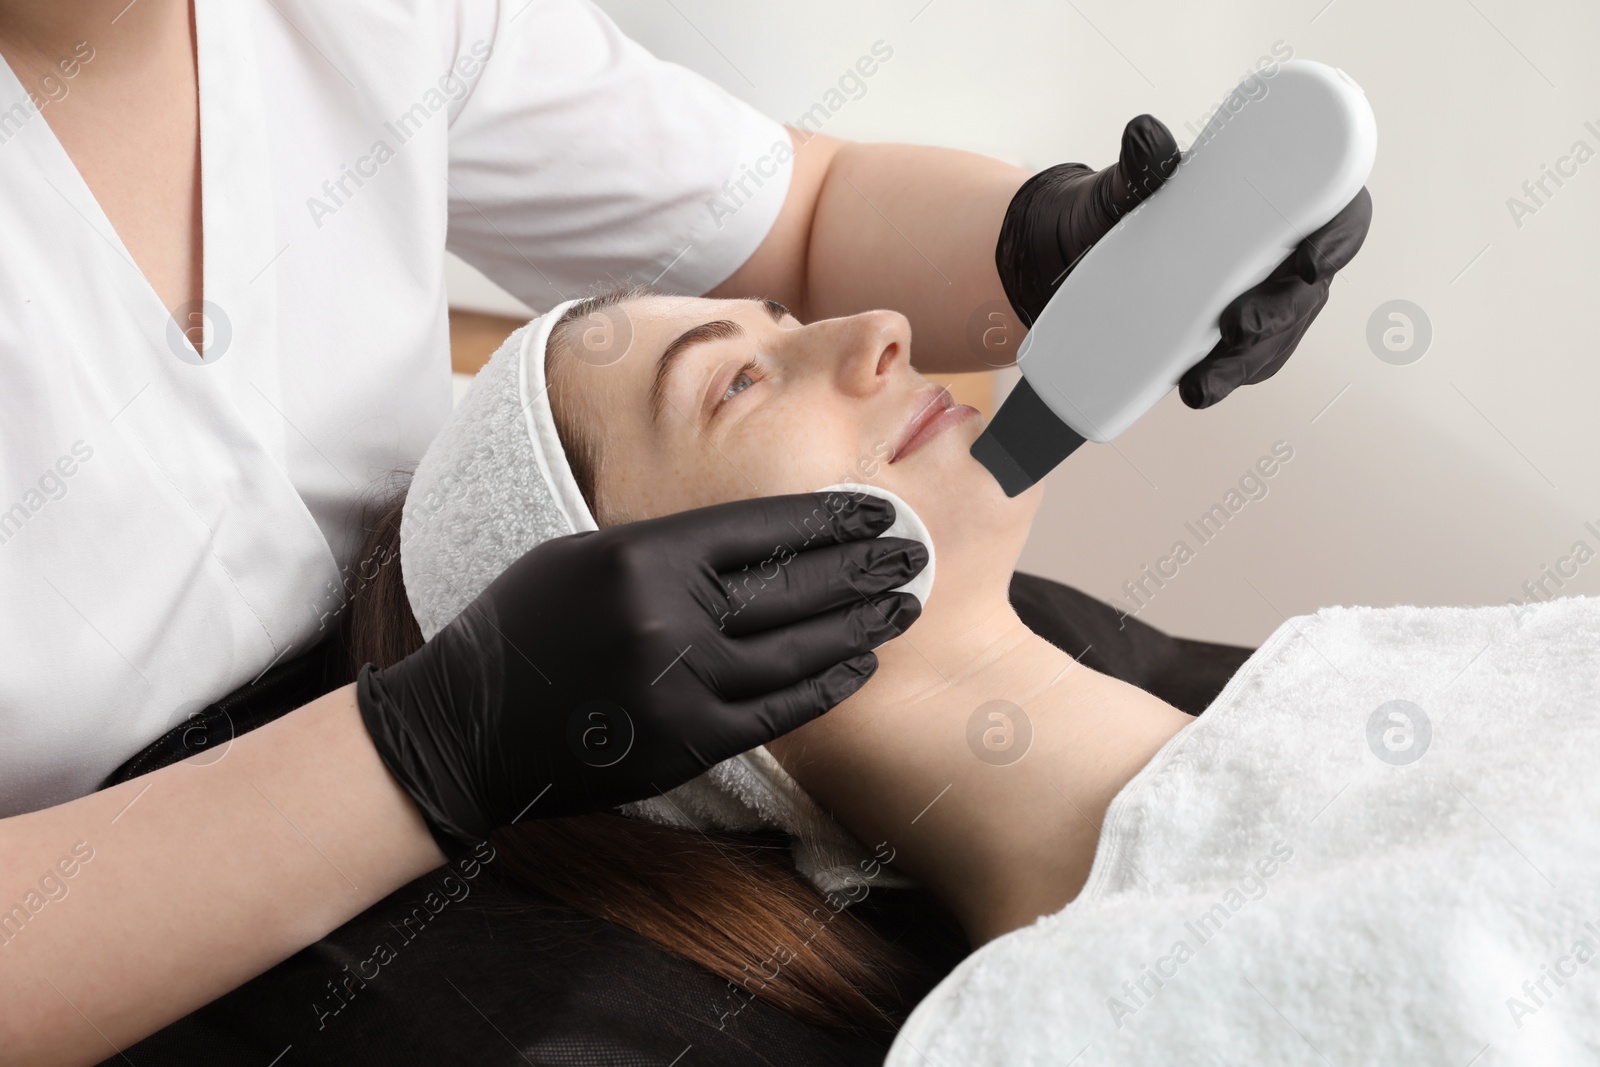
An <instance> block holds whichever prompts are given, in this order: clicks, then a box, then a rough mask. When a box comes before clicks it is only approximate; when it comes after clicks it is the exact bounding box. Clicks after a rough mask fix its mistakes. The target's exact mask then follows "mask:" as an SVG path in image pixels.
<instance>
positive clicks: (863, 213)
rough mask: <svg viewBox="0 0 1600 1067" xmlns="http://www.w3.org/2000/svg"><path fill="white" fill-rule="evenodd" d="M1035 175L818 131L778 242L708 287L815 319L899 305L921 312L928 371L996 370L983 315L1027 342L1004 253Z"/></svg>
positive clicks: (800, 157)
mask: <svg viewBox="0 0 1600 1067" xmlns="http://www.w3.org/2000/svg"><path fill="white" fill-rule="evenodd" d="M790 136H791V139H794V140H801V139H802V138H803V137H804V135H799V136H797V135H796V134H795V132H794V131H792V130H791V131H790ZM1027 178H1028V172H1027V171H1025V170H1022V169H1021V168H1018V167H1013V166H1011V165H1010V164H1008V163H1003V162H1001V161H1000V160H997V159H991V158H989V157H988V156H981V155H977V154H975V153H972V152H961V151H957V150H955V149H950V148H933V147H927V146H921V145H899V144H863V143H857V142H851V141H840V140H838V139H836V138H830V137H826V136H822V135H813V136H810V137H809V139H805V140H804V143H803V144H802V145H801V146H800V148H799V150H798V151H797V152H796V155H795V171H794V176H793V178H792V179H791V187H790V190H789V195H788V197H787V199H786V201H785V203H784V208H783V212H782V214H781V215H780V217H779V219H778V221H777V223H776V224H775V225H774V226H773V229H772V232H771V233H770V235H769V236H768V238H767V240H766V241H765V242H764V243H763V244H762V246H761V248H760V249H759V250H758V251H757V253H756V254H755V255H754V256H752V257H751V259H750V261H749V262H747V263H746V264H745V265H744V266H743V267H741V268H740V269H739V271H737V272H735V274H734V275H733V276H732V277H731V278H729V279H728V281H727V282H724V283H723V284H722V285H721V286H718V287H717V289H715V290H713V291H712V292H711V293H710V294H708V295H712V296H747V295H771V296H775V297H776V298H777V299H780V300H783V301H784V302H785V303H788V304H789V305H790V306H791V307H792V308H794V309H795V311H796V313H797V314H799V315H800V317H801V318H802V319H804V320H806V321H811V320H814V319H821V318H831V317H834V316H838V315H850V314H854V313H855V312H858V311H864V310H868V309H871V308H893V309H895V310H897V311H900V312H901V313H903V314H904V315H905V316H906V317H907V318H909V319H910V320H911V330H912V352H911V358H912V362H913V363H914V364H916V366H917V368H918V369H919V370H922V371H925V372H929V371H931V372H945V373H954V372H961V371H975V370H987V369H989V368H990V366H992V362H988V361H986V360H985V358H984V357H983V352H982V350H981V349H978V348H975V347H974V346H973V344H972V343H971V341H970V339H969V338H970V336H971V334H970V332H969V331H970V330H971V328H972V326H973V323H974V321H975V320H976V321H978V322H980V323H981V324H982V326H981V327H980V329H982V328H988V329H1004V330H1007V331H1011V336H1012V337H1013V338H1014V339H1016V340H1020V339H1021V337H1022V335H1023V333H1024V331H1023V329H1022V326H1021V324H1020V323H1018V322H1017V320H1016V317H1015V316H1014V315H1013V314H1012V312H1011V307H1010V304H1009V303H1008V302H1007V300H1006V295H1005V290H1004V289H1003V288H1002V287H1001V285H1000V277H999V275H998V273H996V271H995V265H994V249H995V242H996V240H998V238H999V235H1000V222H1001V220H1002V219H1003V218H1004V217H1005V211H1006V205H1008V204H1009V203H1010V202H1011V197H1012V194H1013V193H1015V192H1016V191H1017V188H1018V187H1019V186H1020V185H1021V184H1022V183H1023V182H1024V181H1025V180H1027ZM990 313H993V314H995V315H998V316H999V318H998V319H996V318H991V317H989V316H990ZM1014 347H1015V346H1014V345H1013V346H1012V349H1013V350H1014ZM989 359H990V360H992V359H993V357H992V355H991V356H990V357H989Z"/></svg>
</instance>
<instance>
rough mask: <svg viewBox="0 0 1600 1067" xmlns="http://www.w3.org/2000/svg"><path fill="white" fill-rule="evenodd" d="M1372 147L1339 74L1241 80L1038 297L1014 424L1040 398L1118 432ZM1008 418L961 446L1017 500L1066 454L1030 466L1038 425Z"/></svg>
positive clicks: (1341, 191) (1169, 385)
mask: <svg viewBox="0 0 1600 1067" xmlns="http://www.w3.org/2000/svg"><path fill="white" fill-rule="evenodd" d="M1376 152H1377V122H1376V120H1375V119H1374V117H1373V114H1372V107H1371V105H1369V104H1368V103H1367V98H1366V95H1365V94H1364V93H1362V91H1361V87H1360V86H1358V85H1356V83H1355V82H1354V81H1352V80H1351V79H1350V78H1349V77H1348V76H1346V75H1345V73H1344V72H1343V71H1341V70H1337V69H1335V68H1333V67H1329V66H1326V65H1324V64H1321V63H1313V62H1310V61H1307V60H1289V61H1287V62H1285V63H1282V64H1281V65H1280V66H1279V68H1278V71H1277V73H1276V74H1275V75H1273V76H1272V77H1270V78H1268V77H1265V76H1263V75H1261V74H1254V75H1251V76H1250V77H1248V78H1246V79H1245V80H1244V81H1243V82H1241V83H1240V84H1239V85H1238V87H1236V88H1235V89H1234V90H1233V92H1232V93H1231V94H1229V96H1228V98H1227V99H1226V100H1225V101H1223V104H1222V106H1221V107H1220V108H1218V109H1217V112H1216V114H1215V115H1213V116H1212V118H1211V121H1209V122H1208V123H1206V127H1205V129H1204V130H1202V131H1201V132H1200V136H1199V137H1198V138H1197V139H1196V141H1195V144H1194V145H1193V146H1191V147H1190V149H1189V150H1188V151H1187V152H1185V153H1183V155H1182V158H1181V161H1180V162H1179V164H1178V167H1177V169H1176V171H1175V172H1174V173H1173V174H1172V175H1171V176H1170V177H1169V178H1167V180H1166V181H1165V182H1164V183H1163V184H1162V185H1161V187H1160V188H1159V189H1157V190H1156V191H1155V192H1154V193H1152V194H1150V196H1149V197H1147V198H1146V199H1145V200H1144V201H1143V202H1142V203H1140V204H1139V206H1138V207H1136V208H1135V209H1134V210H1133V211H1131V212H1129V213H1128V214H1127V215H1126V216H1124V217H1123V218H1122V219H1121V220H1120V221H1119V222H1118V223H1117V224H1116V225H1115V226H1113V227H1112V228H1111V230H1110V231H1109V232H1108V233H1107V234H1106V235H1105V236H1104V237H1102V238H1100V240H1099V241H1097V242H1095V244H1094V245H1093V246H1092V247H1091V248H1090V249H1089V251H1088V252H1087V253H1085V254H1084V256H1083V258H1082V259H1081V260H1080V261H1079V262H1078V263H1077V265H1076V266H1075V267H1074V268H1073V269H1072V272H1071V273H1070V274H1068V275H1067V277H1066V280H1065V281H1063V282H1062V283H1061V286H1060V288H1058V289H1057V290H1056V292H1055V294H1054V295H1053V296H1051V298H1050V302H1049V303H1048V304H1047V305H1046V306H1045V309H1044V311H1043V312H1041V313H1040V315H1039V317H1038V319H1037V320H1036V321H1035V322H1034V324H1033V328H1032V329H1031V330H1030V331H1029V333H1028V336H1027V338H1026V339H1025V340H1024V341H1023V343H1022V346H1021V348H1020V349H1019V350H1018V356H1017V364H1018V366H1019V367H1020V368H1021V370H1022V375H1023V378H1024V379H1025V380H1026V383H1027V385H1029V386H1031V387H1032V388H1031V392H1032V393H1034V394H1036V395H1037V400H1035V399H1034V398H1033V397H1027V396H1024V397H1022V398H1020V400H1019V403H1018V404H1017V405H1010V401H1009V399H1008V402H1007V404H1008V406H1011V407H1012V408H1013V415H1014V418H1015V421H1016V422H1017V423H1021V422H1023V421H1025V420H1028V419H1032V420H1037V419H1039V418H1040V417H1041V414H1042V409H1040V407H1039V401H1042V402H1043V405H1044V406H1045V407H1047V408H1048V409H1049V411H1050V412H1052V413H1053V414H1054V415H1055V417H1056V418H1057V419H1059V420H1060V421H1061V422H1062V423H1065V424H1066V426H1067V427H1070V428H1071V430H1073V431H1076V433H1077V434H1078V435H1080V436H1081V437H1083V438H1084V439H1085V440H1090V441H1101V442H1104V441H1109V440H1110V439H1111V438H1113V437H1115V436H1116V435H1117V434H1119V433H1121V432H1122V431H1123V430H1125V429H1127V428H1128V427H1129V426H1130V425H1131V424H1132V423H1133V422H1134V421H1135V420H1137V419H1138V418H1139V417H1140V416H1141V415H1143V414H1144V413H1145V412H1146V411H1148V410H1150V408H1152V407H1154V406H1155V404H1156V402H1157V401H1159V400H1160V399H1161V398H1162V397H1163V396H1165V395H1166V394H1167V393H1169V392H1170V391H1171V390H1172V389H1173V387H1174V386H1175V385H1176V384H1177V382H1178V379H1179V378H1180V377H1182V376H1183V373H1184V371H1186V370H1188V369H1189V368H1190V367H1192V366H1194V364H1196V363H1198V362H1199V361H1200V360H1201V359H1202V358H1203V357H1204V356H1205V355H1206V353H1207V352H1209V351H1210V350H1211V349H1212V347H1213V346H1214V345H1215V344H1216V343H1217V340H1218V338H1219V337H1220V336H1221V331H1220V330H1219V329H1218V327H1217V320H1218V318H1219V316H1220V315H1221V314H1222V311H1223V309H1224V308H1225V307H1227V305H1228V304H1229V303H1230V302H1231V301H1232V300H1233V299H1234V298H1235V297H1237V296H1238V295H1239V294H1240V293H1243V292H1244V291H1245V290H1247V289H1250V288H1251V287H1253V286H1255V285H1256V284H1257V283H1259V282H1261V281H1262V280H1263V279H1265V278H1266V277H1267V275H1268V274H1270V273H1272V270H1273V268H1275V267H1276V266H1277V265H1278V264H1279V263H1281V262H1283V260H1284V259H1286V258H1287V257H1288V256H1289V255H1290V253H1292V252H1293V251H1294V249H1295V248H1296V246H1298V245H1299V244H1300V242H1301V241H1302V240H1304V239H1305V237H1306V236H1307V235H1308V234H1310V233H1311V232H1312V231H1313V230H1316V229H1317V228H1319V227H1321V226H1322V225H1323V224H1325V223H1326V222H1328V221H1329V220H1330V219H1332V218H1333V217H1334V216H1335V215H1337V214H1338V213H1339V212H1340V210H1342V209H1343V208H1344V207H1345V205H1346V204H1348V203H1350V201H1351V200H1352V199H1354V197H1355V196H1356V194H1357V193H1358V192H1360V190H1361V187H1362V185H1363V184H1364V183H1365V182H1366V180H1367V175H1368V174H1369V173H1370V172H1371V170H1372V162H1373V157H1374V156H1375V154H1376ZM1022 388H1023V386H1022V385H1021V384H1020V383H1019V385H1018V389H1019V390H1020V389H1022ZM1021 401H1026V406H1025V405H1024V404H1023V403H1022V402H1021ZM1044 417H1046V418H1047V417H1048V416H1044ZM1007 419H1008V415H1007V408H1006V407H1002V409H1001V411H1000V412H999V413H997V414H996V416H995V420H994V422H992V423H991V424H990V430H987V431H985V436H986V437H991V438H992V439H991V441H990V442H988V443H987V444H986V446H985V447H980V444H984V442H983V440H982V439H980V444H975V445H974V446H973V454H974V455H975V456H977V457H978V458H979V459H980V460H981V461H983V462H984V463H985V465H986V466H988V467H989V468H990V470H992V471H995V473H996V475H997V477H1000V480H1001V483H1002V485H1005V486H1006V490H1007V492H1008V493H1011V495H1015V493H1016V492H1020V491H1021V490H1022V489H1023V488H1026V487H1027V485H1031V484H1033V482H1034V481H1037V480H1038V478H1039V477H1042V476H1043V473H1044V471H1048V469H1049V467H1051V466H1054V465H1055V463H1058V462H1060V460H1061V458H1063V457H1064V455H1065V452H1061V453H1059V454H1057V455H1054V456H1053V457H1050V458H1049V459H1048V460H1047V461H1046V462H1044V463H1042V462H1040V460H1039V457H1038V456H1034V457H1031V458H1032V460H1033V462H1031V463H1030V462H1029V459H1030V457H1028V456H1026V455H1022V454H1021V453H1023V452H1025V451H1027V450H1028V449H1030V448H1033V447H1034V441H1036V440H1040V439H1042V438H1043V437H1044V436H1047V435H1048V433H1049V432H1051V431H1049V430H1048V428H1044V427H1034V429H1035V430H1037V431H1038V432H1037V433H1035V434H1034V435H1032V436H1031V437H1030V435H1029V434H1028V433H1027V432H1025V431H1026V430H1027V429H1028V428H1027V427H1023V426H1021V425H1013V426H1007V425H1006V421H1007ZM991 431H992V433H991ZM1054 432H1057V433H1059V432H1061V427H1059V426H1058V427H1055V431H1054ZM1068 436H1070V435H1068ZM1067 451H1068V452H1070V451H1071V448H1070V447H1069V448H1067ZM1008 453H1009V454H1008ZM997 455H998V459H997V458H996V456H997ZM1011 460H1015V461H1017V470H1018V471H1025V472H1026V473H1025V474H1020V475H1019V474H1018V473H1017V471H1011V474H1010V483H1009V484H1008V479H1007V477H1004V476H1001V471H1000V470H997V469H996V468H997V467H1008V466H1009V461H1011ZM1046 463H1047V465H1046ZM1041 466H1042V467H1043V470H1039V468H1040V467H1041ZM1023 482H1025V483H1026V484H1022V483H1023ZM1013 485H1020V486H1021V487H1020V488H1017V489H1016V490H1015V491H1013Z"/></svg>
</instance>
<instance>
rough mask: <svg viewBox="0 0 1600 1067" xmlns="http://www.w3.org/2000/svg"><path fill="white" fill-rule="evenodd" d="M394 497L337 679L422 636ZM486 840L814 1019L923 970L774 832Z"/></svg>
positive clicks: (825, 1018) (862, 1003)
mask: <svg viewBox="0 0 1600 1067" xmlns="http://www.w3.org/2000/svg"><path fill="white" fill-rule="evenodd" d="M644 292H648V291H647V290H646V291H641V290H638V289H626V290H613V291H611V292H608V293H604V294H601V295H600V296H598V297H594V298H592V299H591V300H589V301H583V302H580V303H579V304H578V305H575V306H574V307H573V308H572V309H570V310H569V311H568V313H567V314H566V315H565V316H563V318H562V320H561V325H558V327H557V330H558V331H561V329H562V326H566V325H569V324H571V323H573V322H575V321H577V320H579V319H581V318H583V317H585V316H586V315H587V314H589V313H590V312H591V311H593V310H594V309H595V308H596V307H606V306H610V305H614V304H616V303H620V302H621V301H623V300H627V299H631V298H632V297H633V296H637V295H643V293H644ZM558 343H565V339H564V338H560V339H559V340H558V335H557V334H555V333H553V335H552V339H551V343H550V349H551V350H552V351H554V350H555V349H556V347H557V345H558ZM561 380H562V376H561V375H560V373H559V371H558V372H557V375H556V381H554V382H552V391H551V400H552V409H553V411H554V412H555V414H556V416H557V418H556V422H557V428H558V431H559V432H560V434H561V438H562V441H563V442H564V443H566V445H567V447H568V451H569V459H571V460H575V462H573V463H572V467H573V472H574V474H575V476H576V478H577V481H578V484H579V488H580V489H581V490H582V492H583V496H584V499H585V500H586V501H588V503H589V506H590V510H591V511H593V512H594V513H595V514H596V515H597V516H598V515H599V514H600V511H599V509H598V508H597V507H596V506H595V505H596V500H595V492H594V489H595V484H596V478H597V472H598V459H597V456H598V453H597V452H596V451H595V450H594V443H593V441H592V440H589V441H583V439H582V437H581V432H580V431H578V429H577V427H576V425H575V424H574V422H575V420H572V419H570V417H569V416H570V410H571V409H570V407H569V405H567V404H565V403H563V402H562V399H563V397H562V392H561V390H560V389H559V385H560V382H561ZM564 421H565V422H567V423H568V424H567V425H563V422H564ZM404 502H405V487H404V486H403V485H402V486H401V487H400V488H399V489H398V490H397V491H392V492H391V493H390V494H389V495H388V498H387V499H385V500H382V501H380V502H379V503H378V504H377V505H376V506H375V507H372V508H369V509H368V511H367V514H366V522H365V537H364V544H363V545H362V546H361V550H360V551H361V554H360V555H359V556H358V557H357V558H358V559H361V560H373V561H380V563H381V564H382V565H379V566H376V567H374V568H372V570H371V575H370V577H368V576H367V574H366V571H367V568H366V567H365V566H363V581H362V582H361V583H359V584H358V585H357V586H356V587H355V588H353V589H352V590H351V591H350V597H349V601H348V605H347V610H346V611H345V613H344V616H343V618H342V620H341V624H340V627H341V634H342V636H343V640H344V647H345V650H346V653H347V657H346V658H347V667H346V669H347V671H348V675H347V677H348V678H352V679H353V678H354V677H355V674H356V672H357V671H359V669H360V668H361V666H362V665H363V664H365V663H373V664H376V665H377V666H379V667H382V666H386V665H388V664H390V663H394V662H395V661H397V660H400V659H403V658H404V657H406V656H407V655H410V654H411V653H412V652H413V651H415V650H416V649H418V648H420V647H421V646H422V644H423V641H422V632H421V630H420V629H419V628H418V626H417V622H416V619H415V617H414V616H413V615H412V613H411V607H410V603H409V602H408V600H407V599H406V592H405V587H404V583H403V581H402V577H401V573H400V567H399V566H398V561H399V547H400V514H401V508H402V506H403V505H404ZM490 841H491V843H492V844H493V845H494V847H495V850H496V852H497V853H498V855H497V857H496V860H495V862H494V864H493V866H494V867H495V868H497V869H498V870H499V872H500V874H501V875H502V876H504V877H505V878H507V879H509V880H510V881H511V882H512V884H514V885H516V886H517V887H518V888H520V889H523V890H526V891H529V892H532V893H535V894H540V895H543V896H547V897H551V898H554V899H555V900H557V901H559V902H560V903H562V904H565V905H566V906H568V907H570V908H573V909H574V910H577V911H579V912H582V913H585V914H587V915H591V916H594V917H595V918H599V919H604V920H606V921H608V922H613V923H616V924H617V925H619V926H623V927H626V928H628V929H630V930H633V931H634V932H636V933H638V934H640V935H642V936H644V937H646V938H648V939H649V940H651V941H653V942H654V943H655V944H657V945H659V946H660V947H662V948H664V949H666V950H667V951H669V952H673V953H675V954H677V955H678V956H681V957H683V958H685V959H688V960H690V961H692V962H694V963H696V964H699V965H700V966H701V967H703V968H705V969H706V970H708V971H710V972H711V973H713V974H715V975H717V976H718V977H721V978H725V979H727V980H728V981H729V982H731V983H733V984H734V985H736V986H738V987H739V988H740V989H742V990H743V991H745V993H747V994H749V995H750V996H753V997H756V998H758V999H761V1000H763V1001H766V1002H767V1003H769V1004H772V1005H774V1006H776V1007H778V1008H781V1009H782V1010H784V1011H786V1012H788V1013H790V1014H791V1015H793V1016H795V1017H797V1018H799V1019H801V1020H803V1021H805V1022H808V1023H812V1024H814V1025H819V1026H825V1027H830V1028H835V1029H843V1030H852V1031H857V1032H864V1033H873V1032H876V1033H892V1032H893V1031H894V1030H895V1029H897V1028H898V1026H899V1024H900V1022H902V1021H903V1019H904V1013H905V1011H906V1010H907V1009H908V1008H909V1007H910V1005H911V1004H912V1003H913V1002H914V1000H915V998H916V997H917V996H920V995H921V994H922V993H924V992H926V990H927V988H928V987H929V986H930V985H931V982H932V978H933V977H934V976H933V975H932V974H930V973H929V972H928V971H927V969H926V968H924V967H922V966H920V965H919V964H918V963H917V962H916V961H915V960H914V959H913V958H912V957H910V956H909V955H908V954H906V953H905V952H904V951H903V950H899V949H897V948H895V947H894V946H892V945H890V944H889V943H888V942H887V941H886V940H885V939H884V938H883V937H881V936H880V935H879V934H878V933H877V932H876V931H875V930H874V929H873V928H872V927H870V926H868V925H867V924H866V923H865V922H863V921H862V920H861V919H859V918H858V917H856V916H855V915H853V914H851V913H849V912H848V911H845V910H844V900H843V898H842V897H833V898H831V899H830V897H825V896H824V895H823V894H821V893H820V892H819V891H818V890H817V889H816V888H815V887H814V886H813V885H812V884H811V882H810V881H808V880H806V879H805V878H803V877H802V876H801V875H800V874H799V873H798V872H797V871H796V870H795V868H794V864H793V861H792V860H791V859H790V857H789V850H788V845H787V841H786V840H785V839H782V838H781V837H778V836H775V835H770V834H767V835H762V834H734V833H703V832H701V831H698V830H692V829H679V828H676V827H668V826H661V825H658V824H656V823H652V822H647V821H645V820H642V819H635V818H630V817H626V816H623V815H620V814H616V813H612V812H601V813H596V814H592V815H581V816H574V817H570V818H560V819H542V820H529V821H527V822H519V823H515V824H513V825H511V826H507V827H503V828H501V829H499V830H497V831H495V833H494V834H493V835H491V837H490Z"/></svg>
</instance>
